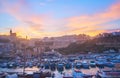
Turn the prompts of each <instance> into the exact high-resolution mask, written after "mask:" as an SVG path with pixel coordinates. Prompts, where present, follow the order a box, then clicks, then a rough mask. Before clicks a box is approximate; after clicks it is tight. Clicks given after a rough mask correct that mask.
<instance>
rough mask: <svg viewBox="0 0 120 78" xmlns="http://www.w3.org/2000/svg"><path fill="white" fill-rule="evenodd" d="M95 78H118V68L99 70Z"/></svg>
mask: <svg viewBox="0 0 120 78" xmlns="http://www.w3.org/2000/svg"><path fill="white" fill-rule="evenodd" d="M96 78H120V70H105V69H104V70H99V71H98V72H97V74H96Z"/></svg>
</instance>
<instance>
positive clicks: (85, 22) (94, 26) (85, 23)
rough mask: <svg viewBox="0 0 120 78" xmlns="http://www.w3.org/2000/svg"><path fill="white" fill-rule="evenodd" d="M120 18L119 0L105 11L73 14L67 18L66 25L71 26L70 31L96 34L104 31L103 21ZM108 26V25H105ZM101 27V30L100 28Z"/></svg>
mask: <svg viewBox="0 0 120 78" xmlns="http://www.w3.org/2000/svg"><path fill="white" fill-rule="evenodd" d="M118 19H120V2H117V3H116V4H114V5H112V6H111V7H109V8H108V9H107V10H106V11H105V12H100V13H97V14H93V15H83V16H75V17H70V18H68V19H67V22H68V23H67V26H68V27H69V28H71V30H69V32H71V33H87V34H89V35H91V33H92V35H93V33H94V35H96V34H98V33H96V32H99V33H100V32H105V31H106V30H104V28H106V27H105V26H103V25H100V24H103V23H107V22H110V21H114V20H118ZM107 28H109V26H108V27H107ZM101 29H102V30H101Z"/></svg>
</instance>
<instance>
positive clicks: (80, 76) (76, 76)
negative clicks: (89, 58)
mask: <svg viewBox="0 0 120 78" xmlns="http://www.w3.org/2000/svg"><path fill="white" fill-rule="evenodd" d="M92 77H93V75H87V74H84V73H82V72H81V71H80V70H74V71H73V78H92Z"/></svg>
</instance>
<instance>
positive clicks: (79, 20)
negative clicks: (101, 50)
mask: <svg viewBox="0 0 120 78" xmlns="http://www.w3.org/2000/svg"><path fill="white" fill-rule="evenodd" d="M10 29H12V30H13V31H14V32H16V33H17V35H18V36H20V37H25V36H26V35H27V36H28V37H30V38H39V37H45V36H49V37H50V36H62V35H71V34H83V33H84V34H88V35H90V36H95V35H97V34H99V33H103V32H112V31H119V30H120V0H0V34H9V30H10Z"/></svg>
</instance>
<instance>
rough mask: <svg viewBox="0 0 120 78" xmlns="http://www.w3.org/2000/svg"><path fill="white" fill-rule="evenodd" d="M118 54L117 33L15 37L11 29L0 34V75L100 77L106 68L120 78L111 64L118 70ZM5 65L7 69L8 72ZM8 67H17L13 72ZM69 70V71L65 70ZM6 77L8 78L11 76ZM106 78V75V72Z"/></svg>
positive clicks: (119, 45) (119, 39) (52, 77)
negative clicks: (7, 33)
mask: <svg viewBox="0 0 120 78" xmlns="http://www.w3.org/2000/svg"><path fill="white" fill-rule="evenodd" d="M113 37H114V38H113ZM93 41H94V42H93ZM88 42H89V43H88ZM93 43H94V44H95V45H96V46H93ZM85 44H86V45H87V47H86V45H85ZM83 45H84V48H85V51H84V49H83V47H82V46H83ZM89 46H90V47H89ZM100 46H102V49H104V50H101V47H100ZM75 47H77V48H75ZM96 47H97V48H96ZM92 48H94V49H92ZM119 54H120V32H113V33H103V34H99V35H97V36H96V37H90V36H88V35H85V34H80V35H67V36H61V37H50V38H49V37H45V38H43V39H27V37H26V38H19V37H17V34H16V33H13V31H12V30H10V32H9V35H1V36H0V69H1V70H2V71H0V78H4V77H5V76H6V75H5V72H6V73H13V74H12V75H11V77H12V76H13V77H15V78H16V77H17V76H18V77H19V78H46V77H51V78H77V77H80V78H93V77H96V78H103V77H102V73H107V72H106V70H108V68H109V72H111V73H116V74H118V75H117V76H115V78H119V77H120V76H119V74H120V72H117V71H118V70H116V68H114V70H115V71H113V67H117V68H118V69H119V63H120V56H119ZM4 68H8V69H7V71H6V70H4ZM73 68H74V69H73ZM11 69H16V70H14V72H13V71H10V70H11ZM18 69H19V71H17V70H18ZM48 69H49V71H48ZM80 69H81V71H82V72H81V71H80ZM82 69H87V70H88V71H87V72H89V71H91V70H94V72H91V73H90V72H89V73H83V72H84V71H85V70H82ZM99 69H102V70H99ZM29 70H31V71H29ZM56 70H57V71H59V72H61V74H60V73H58V72H56ZM68 70H69V71H70V72H71V73H68V72H65V71H68ZM50 71H52V72H50ZM97 71H99V72H97ZM30 72H32V73H31V74H30ZM41 72H42V73H41ZM100 72H101V73H100ZM16 73H18V74H16ZM21 73H23V74H21ZM31 75H32V76H31ZM34 75H35V77H34ZM58 75H59V77H58ZM7 76H8V78H9V76H10V75H7ZM7 76H6V77H7ZM37 76H38V77H37ZM100 76H101V77H100ZM13 77H12V78H13ZM105 77H106V78H108V77H107V75H106V76H105ZM111 78H113V76H111Z"/></svg>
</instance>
